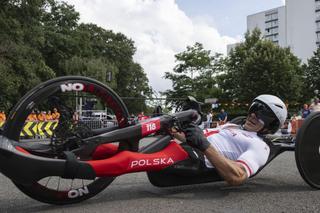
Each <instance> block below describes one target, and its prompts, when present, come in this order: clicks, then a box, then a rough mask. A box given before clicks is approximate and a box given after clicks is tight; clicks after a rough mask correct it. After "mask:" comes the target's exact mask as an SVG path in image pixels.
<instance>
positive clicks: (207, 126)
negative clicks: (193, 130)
mask: <svg viewBox="0 0 320 213" xmlns="http://www.w3.org/2000/svg"><path fill="white" fill-rule="evenodd" d="M211 124H212V113H211V111H208V113H207V121H206V125H205V127H204V128H211Z"/></svg>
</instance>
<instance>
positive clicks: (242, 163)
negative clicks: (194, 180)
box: [177, 95, 287, 185]
mask: <svg viewBox="0 0 320 213" xmlns="http://www.w3.org/2000/svg"><path fill="white" fill-rule="evenodd" d="M286 117H287V108H286V106H285V104H284V103H283V102H282V101H281V100H280V99H279V98H278V97H276V96H273V95H260V96H258V97H256V98H255V99H254V100H253V103H252V104H251V106H250V108H249V112H248V116H247V119H246V122H245V123H244V125H242V126H240V125H235V124H226V125H223V126H221V127H218V128H214V129H206V130H204V131H202V130H201V129H200V128H199V127H198V126H196V125H191V126H190V127H188V128H187V129H186V131H185V136H184V137H185V139H186V142H187V143H188V144H189V145H190V146H192V147H193V148H197V149H199V150H200V151H201V152H202V153H203V154H204V156H205V164H206V166H207V167H209V168H213V167H215V168H216V169H217V171H218V172H219V174H220V175H221V176H222V178H223V179H224V180H225V181H226V182H227V183H228V184H230V185H240V184H243V183H244V182H245V181H246V179H248V178H249V177H250V176H252V175H254V174H255V173H256V172H257V171H258V169H259V168H260V167H262V166H263V165H264V164H265V163H266V162H267V160H268V156H269V153H270V148H269V146H268V145H267V144H266V143H265V142H264V141H263V139H262V137H261V136H262V135H264V134H272V133H275V132H276V131H277V130H278V129H279V128H280V127H281V126H282V125H283V124H284V122H285V119H286ZM179 137H180V138H179ZM177 138H178V139H181V135H180V136H178V137H177Z"/></svg>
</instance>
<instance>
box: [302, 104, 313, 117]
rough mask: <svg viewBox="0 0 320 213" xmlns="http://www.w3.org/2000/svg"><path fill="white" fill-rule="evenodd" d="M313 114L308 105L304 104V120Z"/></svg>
mask: <svg viewBox="0 0 320 213" xmlns="http://www.w3.org/2000/svg"><path fill="white" fill-rule="evenodd" d="M310 113H311V111H310V109H309V106H308V104H303V108H302V110H301V116H302V118H303V119H305V118H306V117H308V115H309V114H310Z"/></svg>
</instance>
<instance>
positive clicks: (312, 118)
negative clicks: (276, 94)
mask: <svg viewBox="0 0 320 213" xmlns="http://www.w3.org/2000/svg"><path fill="white" fill-rule="evenodd" d="M319 130H320V112H315V113H312V114H310V115H309V116H308V118H307V119H306V120H305V121H304V122H303V124H302V126H301V128H300V129H299V131H298V134H297V138H296V148H295V158H296V164H297V167H298V170H299V172H300V175H301V176H302V178H303V179H304V180H305V181H306V182H307V183H308V184H309V185H310V186H311V187H313V188H316V189H320V167H319V165H320V131H319Z"/></svg>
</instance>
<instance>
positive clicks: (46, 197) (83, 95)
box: [3, 76, 130, 204]
mask: <svg viewBox="0 0 320 213" xmlns="http://www.w3.org/2000/svg"><path fill="white" fill-rule="evenodd" d="M50 111H51V112H53V111H57V113H56V114H55V116H57V117H53V118H52V119H51V118H50V116H49V115H48V114H49V113H50ZM33 112H34V113H36V114H37V113H38V114H40V113H41V112H46V114H47V115H48V116H46V117H47V119H48V120H45V121H39V118H38V121H33V120H32V119H33V118H32V116H33V114H34V113H33ZM43 114H44V113H43ZM59 115H60V116H59ZM39 117H40V119H41V116H39ZM110 117H111V118H114V119H113V120H112V119H111V120H110ZM128 117H129V113H128V110H127V108H126V106H125V105H124V103H123V102H122V100H121V99H120V97H119V96H118V95H117V94H116V93H115V92H114V91H113V90H112V89H110V88H109V87H107V86H106V85H104V84H102V83H100V82H98V81H96V80H93V79H90V78H86V77H76V76H67V77H60V78H56V79H52V80H49V81H47V82H44V83H42V84H40V85H38V86H37V87H35V88H34V89H33V90H31V91H30V92H28V93H27V94H26V95H25V96H24V97H23V98H22V99H21V100H20V101H19V102H18V103H17V105H16V106H15V107H14V109H13V110H12V111H11V114H10V115H9V119H8V121H7V123H6V125H5V127H4V132H3V135H5V136H6V137H8V138H10V139H12V140H15V141H18V143H17V146H19V147H20V148H23V149H24V150H26V151H27V152H29V153H31V154H33V155H39V156H43V157H48V158H64V157H65V156H64V154H63V152H64V151H72V150H74V149H77V148H79V147H81V146H82V145H83V143H82V139H83V138H86V137H90V136H93V135H95V134H98V132H101V131H108V129H110V130H114V129H117V128H122V127H125V126H127V125H128ZM110 121H111V122H110ZM110 124H111V125H112V126H110ZM108 125H109V126H108ZM118 147H121V149H130V148H129V146H122V145H120V146H118ZM90 157H92V156H86V158H85V159H80V160H88V159H92V158H90ZM78 158H83V156H81V157H80V156H78ZM113 180H114V178H113V177H107V178H96V179H95V180H82V179H73V180H71V179H63V178H61V177H46V178H43V179H41V180H39V181H38V182H35V183H30V184H21V183H18V182H14V183H15V185H16V186H17V187H18V188H19V189H20V190H21V191H22V192H24V193H25V194H27V195H28V196H30V197H32V198H34V199H36V200H39V201H41V202H46V203H51V204H70V203H76V202H80V201H82V200H86V199H89V198H90V197H92V196H94V195H96V194H97V193H99V192H101V191H102V190H103V189H105V188H106V187H107V186H108V185H109V184H110V183H111V182H112V181H113Z"/></svg>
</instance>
